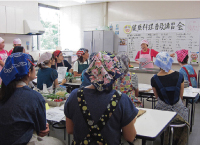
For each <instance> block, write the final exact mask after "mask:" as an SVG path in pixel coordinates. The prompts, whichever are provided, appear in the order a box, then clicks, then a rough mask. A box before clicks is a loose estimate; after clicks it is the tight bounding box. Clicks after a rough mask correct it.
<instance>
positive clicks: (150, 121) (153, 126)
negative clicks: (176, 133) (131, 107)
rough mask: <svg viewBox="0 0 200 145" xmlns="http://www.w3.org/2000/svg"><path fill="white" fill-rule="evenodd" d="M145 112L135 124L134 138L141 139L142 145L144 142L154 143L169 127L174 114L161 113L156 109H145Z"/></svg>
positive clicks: (169, 112) (170, 112) (168, 112)
mask: <svg viewBox="0 0 200 145" xmlns="http://www.w3.org/2000/svg"><path fill="white" fill-rule="evenodd" d="M139 109H143V110H146V112H145V113H144V114H143V115H142V116H140V117H138V118H137V119H136V122H135V129H136V132H137V134H136V138H138V139H142V145H145V144H146V140H149V141H154V140H156V138H157V137H158V136H160V135H161V134H162V133H163V132H164V130H165V129H166V128H167V127H168V126H169V124H170V123H171V122H172V120H173V119H174V117H175V116H176V114H177V113H176V112H172V111H162V110H156V109H146V108H139Z"/></svg>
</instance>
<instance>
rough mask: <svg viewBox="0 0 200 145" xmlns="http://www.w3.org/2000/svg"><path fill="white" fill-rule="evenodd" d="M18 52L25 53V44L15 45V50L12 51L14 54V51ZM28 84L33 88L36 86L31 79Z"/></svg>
mask: <svg viewBox="0 0 200 145" xmlns="http://www.w3.org/2000/svg"><path fill="white" fill-rule="evenodd" d="M17 52H22V53H25V49H24V47H23V46H15V47H14V49H13V51H12V54H13V53H17ZM28 86H29V87H30V88H32V89H33V88H34V87H35V86H34V84H33V82H32V81H30V82H29V83H28Z"/></svg>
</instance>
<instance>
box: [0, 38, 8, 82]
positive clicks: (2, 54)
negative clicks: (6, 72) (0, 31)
mask: <svg viewBox="0 0 200 145" xmlns="http://www.w3.org/2000/svg"><path fill="white" fill-rule="evenodd" d="M4 47H5V43H4V39H3V38H1V37H0V71H1V70H2V68H3V66H4V64H5V61H6V59H7V57H8V51H6V50H4ZM1 82H2V80H1V78H0V85H1Z"/></svg>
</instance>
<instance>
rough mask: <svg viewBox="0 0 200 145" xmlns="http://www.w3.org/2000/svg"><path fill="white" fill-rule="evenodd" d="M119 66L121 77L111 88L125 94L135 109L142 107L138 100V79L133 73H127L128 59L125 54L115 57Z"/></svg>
mask: <svg viewBox="0 0 200 145" xmlns="http://www.w3.org/2000/svg"><path fill="white" fill-rule="evenodd" d="M117 59H118V60H119V62H120V64H121V66H122V72H123V75H122V76H121V77H120V78H118V79H117V80H116V82H115V83H114V85H113V87H114V89H116V90H119V91H120V92H122V93H125V94H126V95H127V96H128V97H129V98H130V99H131V101H132V102H133V103H134V105H135V106H136V107H142V103H141V101H140V100H139V99H138V93H139V90H138V77H137V75H136V74H135V73H132V74H131V72H129V63H130V59H129V58H128V55H127V54H119V55H118V56H117Z"/></svg>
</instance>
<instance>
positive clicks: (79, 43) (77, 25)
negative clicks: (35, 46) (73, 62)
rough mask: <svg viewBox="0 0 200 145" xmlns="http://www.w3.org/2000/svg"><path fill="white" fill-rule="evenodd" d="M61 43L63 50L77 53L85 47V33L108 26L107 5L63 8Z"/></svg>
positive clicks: (98, 4)
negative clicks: (66, 49)
mask: <svg viewBox="0 0 200 145" xmlns="http://www.w3.org/2000/svg"><path fill="white" fill-rule="evenodd" d="M60 18H61V19H60V30H61V31H60V41H61V47H62V48H64V49H65V48H68V49H70V50H73V51H77V50H78V49H79V48H81V47H83V46H84V45H83V31H87V30H96V28H98V27H101V26H104V25H107V3H97V4H87V5H79V6H70V7H64V8H61V16H60Z"/></svg>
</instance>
